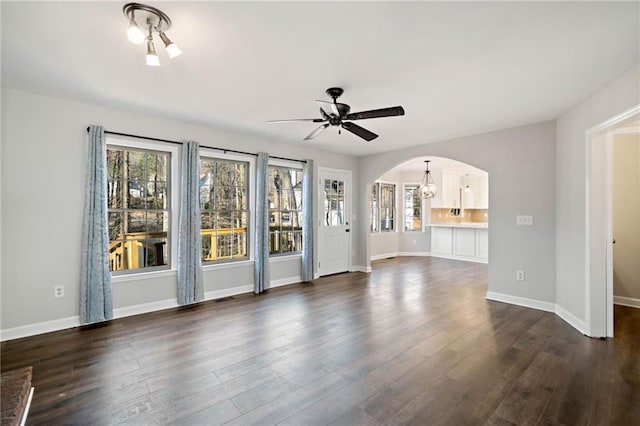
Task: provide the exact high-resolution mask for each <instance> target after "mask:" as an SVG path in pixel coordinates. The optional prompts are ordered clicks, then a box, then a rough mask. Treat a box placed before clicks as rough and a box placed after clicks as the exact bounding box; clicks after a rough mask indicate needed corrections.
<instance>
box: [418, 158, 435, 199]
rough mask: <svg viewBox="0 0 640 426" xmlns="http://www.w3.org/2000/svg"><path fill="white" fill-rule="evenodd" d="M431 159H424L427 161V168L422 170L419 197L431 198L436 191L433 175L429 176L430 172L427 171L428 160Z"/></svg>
mask: <svg viewBox="0 0 640 426" xmlns="http://www.w3.org/2000/svg"><path fill="white" fill-rule="evenodd" d="M430 161H431V160H425V161H424V162H425V163H427V169H426V170H425V171H424V177H423V178H422V182H421V183H420V197H421V198H424V199H429V198H433V197H435V196H436V194H437V193H438V187H437V186H436V184H435V182H434V181H433V176H431V172H430V171H429V162H430Z"/></svg>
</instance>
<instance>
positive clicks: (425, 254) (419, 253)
mask: <svg viewBox="0 0 640 426" xmlns="http://www.w3.org/2000/svg"><path fill="white" fill-rule="evenodd" d="M396 256H407V257H411V256H416V257H431V252H430V251H399V252H398V253H396Z"/></svg>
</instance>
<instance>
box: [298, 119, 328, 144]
mask: <svg viewBox="0 0 640 426" xmlns="http://www.w3.org/2000/svg"><path fill="white" fill-rule="evenodd" d="M327 127H329V123H325V124H322V125H321V126H320V127H318V128H317V129H315V130H314V131H313V132H311V133H309V136H307V137H306V138H304V140H305V141H308V140H309V139H313V138H315V137H316V136H318V135H319V134H320V133H322V132H324V129H326V128H327Z"/></svg>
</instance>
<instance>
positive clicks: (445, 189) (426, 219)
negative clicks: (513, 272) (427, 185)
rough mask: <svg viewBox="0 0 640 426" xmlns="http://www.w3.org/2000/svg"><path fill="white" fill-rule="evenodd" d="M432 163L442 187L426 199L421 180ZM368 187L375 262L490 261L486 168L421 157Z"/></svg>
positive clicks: (431, 171) (434, 176) (433, 175)
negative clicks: (423, 259) (419, 258)
mask: <svg viewBox="0 0 640 426" xmlns="http://www.w3.org/2000/svg"><path fill="white" fill-rule="evenodd" d="M427 161H428V162H429V163H428V166H427V163H426V162H427ZM427 167H428V168H429V176H430V179H431V180H432V183H433V184H435V187H436V188H437V189H436V194H435V196H434V197H432V198H428V199H426V198H425V199H423V198H422V197H421V190H420V185H421V183H422V180H423V179H424V177H425V174H426V172H427ZM367 192H368V199H367V202H368V207H369V217H368V221H369V226H368V228H369V232H368V235H367V237H368V240H369V248H370V251H369V261H378V260H382V259H389V258H394V257H405V256H411V257H415V256H423V257H441V258H447V259H455V260H463V261H469V262H476V263H488V261H489V237H488V236H489V229H488V221H489V174H488V173H487V172H486V171H484V170H482V169H479V168H477V167H474V166H472V165H470V164H467V163H463V162H460V161H457V160H453V159H450V158H444V157H436V156H424V157H422V156H421V157H416V158H413V159H411V160H409V161H406V162H404V163H401V164H399V165H397V166H395V167H393V168H391V169H389V170H387V171H386V172H385V173H383V174H382V175H381V176H378V178H376V179H375V180H374V181H373V182H370V183H368V185H367ZM372 267H373V264H372Z"/></svg>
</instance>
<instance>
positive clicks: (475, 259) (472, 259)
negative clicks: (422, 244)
mask: <svg viewBox="0 0 640 426" xmlns="http://www.w3.org/2000/svg"><path fill="white" fill-rule="evenodd" d="M431 257H440V258H442V259H451V260H462V261H463V262H475V263H489V259H483V258H481V257H467V256H456V255H455V254H440V253H437V254H434V253H431Z"/></svg>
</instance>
